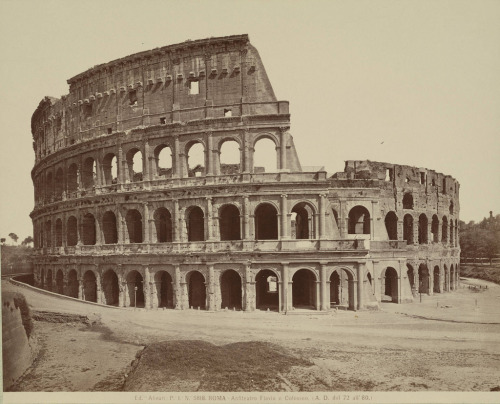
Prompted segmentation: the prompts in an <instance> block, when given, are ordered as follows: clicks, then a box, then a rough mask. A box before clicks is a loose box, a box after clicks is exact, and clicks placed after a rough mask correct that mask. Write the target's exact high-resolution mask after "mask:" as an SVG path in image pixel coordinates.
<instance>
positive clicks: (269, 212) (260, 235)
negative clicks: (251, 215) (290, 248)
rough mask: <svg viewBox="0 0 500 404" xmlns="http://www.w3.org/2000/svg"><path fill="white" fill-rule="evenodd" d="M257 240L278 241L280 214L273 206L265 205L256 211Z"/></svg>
mask: <svg viewBox="0 0 500 404" xmlns="http://www.w3.org/2000/svg"><path fill="white" fill-rule="evenodd" d="M255 238H256V239H257V240H277V239H278V212H277V211H276V208H275V207H274V206H273V205H270V204H268V203H264V204H262V205H259V206H258V207H257V209H255Z"/></svg>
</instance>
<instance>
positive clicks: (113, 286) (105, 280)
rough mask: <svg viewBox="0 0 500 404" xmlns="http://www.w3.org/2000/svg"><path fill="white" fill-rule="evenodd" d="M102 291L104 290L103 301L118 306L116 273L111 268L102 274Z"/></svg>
mask: <svg viewBox="0 0 500 404" xmlns="http://www.w3.org/2000/svg"><path fill="white" fill-rule="evenodd" d="M102 291H103V292H104V301H105V303H106V304H107V305H108V306H118V302H119V296H120V287H119V285H118V275H116V273H115V271H113V270H112V269H108V270H107V271H106V272H105V273H104V275H103V276H102Z"/></svg>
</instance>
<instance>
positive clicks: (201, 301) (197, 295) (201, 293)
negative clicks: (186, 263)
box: [186, 271, 207, 309]
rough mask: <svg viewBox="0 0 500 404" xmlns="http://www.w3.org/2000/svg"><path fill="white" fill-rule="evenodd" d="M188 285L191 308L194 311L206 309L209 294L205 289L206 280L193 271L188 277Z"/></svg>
mask: <svg viewBox="0 0 500 404" xmlns="http://www.w3.org/2000/svg"><path fill="white" fill-rule="evenodd" d="M186 280H187V283H188V300H189V307H192V308H194V309H196V308H198V307H199V308H200V309H205V307H206V300H207V294H206V289H205V278H204V277H203V275H202V274H201V273H200V272H198V271H192V272H190V273H188V274H187V275H186Z"/></svg>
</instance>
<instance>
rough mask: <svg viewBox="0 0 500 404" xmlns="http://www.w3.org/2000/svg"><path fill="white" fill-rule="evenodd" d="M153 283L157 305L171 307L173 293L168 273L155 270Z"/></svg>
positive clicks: (172, 305)
mask: <svg viewBox="0 0 500 404" xmlns="http://www.w3.org/2000/svg"><path fill="white" fill-rule="evenodd" d="M155 283H156V295H157V298H158V307H166V308H173V307H174V293H173V287H172V277H171V276H170V274H169V273H168V272H166V271H159V272H157V273H156V275H155Z"/></svg>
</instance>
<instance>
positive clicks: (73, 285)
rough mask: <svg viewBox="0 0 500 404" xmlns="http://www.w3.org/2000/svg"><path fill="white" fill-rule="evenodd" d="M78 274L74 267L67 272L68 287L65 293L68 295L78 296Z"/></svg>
mask: <svg viewBox="0 0 500 404" xmlns="http://www.w3.org/2000/svg"><path fill="white" fill-rule="evenodd" d="M78 287H79V285H78V274H77V273H76V271H75V270H74V269H72V270H70V271H69V272H68V288H67V293H66V294H67V295H68V296H70V297H74V298H75V299H76V298H78Z"/></svg>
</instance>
